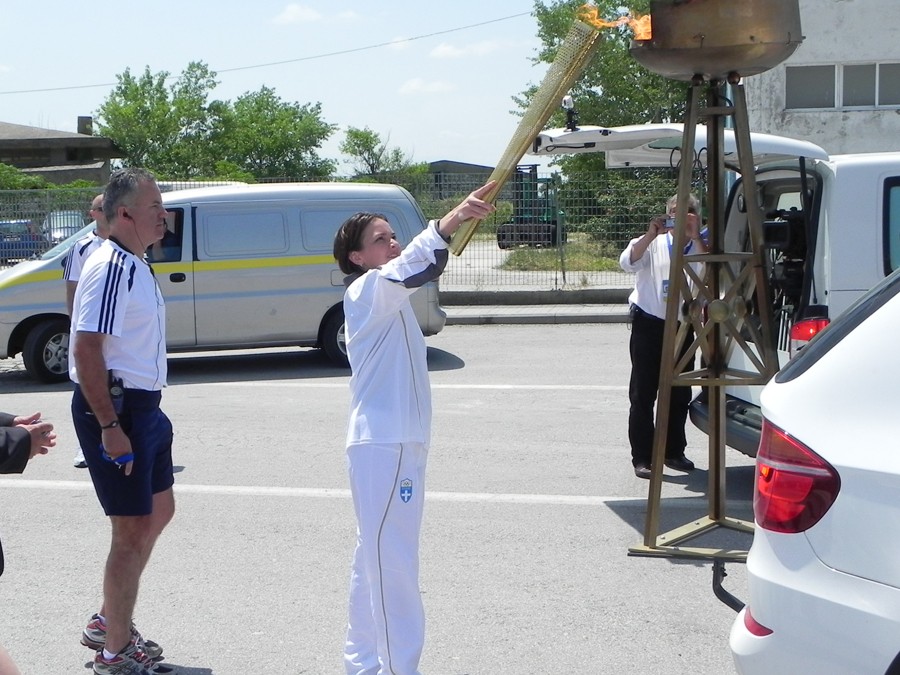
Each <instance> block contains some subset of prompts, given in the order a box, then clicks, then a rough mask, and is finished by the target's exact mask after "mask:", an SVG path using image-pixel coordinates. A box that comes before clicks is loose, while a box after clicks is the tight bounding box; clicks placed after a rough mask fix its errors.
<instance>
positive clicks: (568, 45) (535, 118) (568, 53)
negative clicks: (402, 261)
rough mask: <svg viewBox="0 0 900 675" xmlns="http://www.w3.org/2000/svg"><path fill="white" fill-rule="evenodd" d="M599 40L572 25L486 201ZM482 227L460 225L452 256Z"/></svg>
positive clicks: (587, 29)
mask: <svg viewBox="0 0 900 675" xmlns="http://www.w3.org/2000/svg"><path fill="white" fill-rule="evenodd" d="M599 37H600V33H599V32H598V31H597V30H596V29H594V28H593V27H591V26H588V25H587V24H585V23H582V22H581V21H575V23H574V24H573V25H572V28H571V29H570V30H569V33H568V35H566V39H565V40H563V43H562V44H561V45H560V47H559V51H558V52H557V53H556V58H554V59H553V63H551V64H550V69H549V70H548V71H547V74H546V75H544V79H543V80H542V81H541V86H540V87H538V88H537V90H536V91H535V93H534V97H533V98H532V99H531V104H530V105H529V106H528V109H527V110H526V111H525V114H524V115H523V116H522V119H521V121H520V122H519V126H518V127H517V128H516V132H515V133H514V134H513V136H512V139H510V141H509V144H508V145H507V147H506V150H505V151H504V153H503V155H502V156H501V157H500V161H499V162H497V168H496V169H494V171H493V172H492V173H491V177H490V180H494V181H497V185H496V186H495V187H494V189H493V190H491V191H490V192H489V193H488V195H487V196H486V197H485V200H486V201H490V202H494V201H496V199H497V195H499V194H500V190H502V189H503V186H504V185H505V184H506V181H508V180H509V178H510V176H512V175H513V173H515V171H516V167H517V166H518V164H519V162H520V161H521V160H522V157H523V156H524V155H525V153H526V152H527V151H528V148H530V147H531V144H532V142H533V141H534V139H535V137H536V136H537V135H538V134H539V133H540V132H541V130H542V129H543V128H544V125H546V124H547V120H549V119H550V115H552V114H553V111H554V110H555V109H556V108H558V107H559V105H560V102H561V101H562V97H563V96H564V95H565V94H566V92H568V90H569V89H570V88H571V87H572V85H573V84H574V83H575V80H576V79H578V76H579V75H580V74H581V71H582V70H584V67H585V66H586V65H587V62H588V60H590V58H591V56H592V55H593V53H594V50H595V49H596V47H597V45H598V43H599ZM480 224H481V221H480V220H475V219H471V220H467V221H466V222H464V223H463V224H462V225H461V226H460V228H459V229H458V230H457V231H456V234H455V235H454V236H453V239H452V240H451V242H450V247H449V248H450V251H451V252H452V253H453V255H460V254H461V253H462V252H463V249H465V247H466V245H467V244H468V243H469V241H470V240H471V239H472V236H473V235H474V234H475V230H476V229H478V226H479V225H480Z"/></svg>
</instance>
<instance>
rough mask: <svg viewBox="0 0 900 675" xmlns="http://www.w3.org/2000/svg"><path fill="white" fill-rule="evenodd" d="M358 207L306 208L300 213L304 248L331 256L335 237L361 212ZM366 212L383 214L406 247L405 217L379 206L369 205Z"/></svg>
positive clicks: (407, 231) (406, 226)
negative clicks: (345, 222)
mask: <svg viewBox="0 0 900 675" xmlns="http://www.w3.org/2000/svg"><path fill="white" fill-rule="evenodd" d="M359 210H360V209H359V208H358V207H355V208H354V207H347V206H335V207H328V206H323V207H321V208H317V207H313V208H307V207H304V208H303V209H302V210H301V212H300V232H301V236H302V237H303V248H304V249H306V250H307V251H310V252H312V253H327V254H331V252H332V251H333V250H334V235H335V234H336V233H337V231H338V228H340V226H341V224H342V223H343V222H344V221H345V220H347V218H349V217H350V216H352V215H353V214H354V213H358V212H359ZM366 210H370V211H374V212H376V213H383V214H384V215H385V216H387V219H388V222H389V223H390V224H391V226H392V227H393V228H394V232H396V233H397V240H398V241H399V242H400V245H401V246H405V245H406V244H407V243H408V242H409V239H410V237H409V236H408V233H409V231H410V228H409V226H408V225H407V224H406V220H405V219H404V218H403V216H402V215H401V214H399V213H396V212H395V211H392V210H391V209H388V208H381V207H380V206H379V205H377V204H367V205H366Z"/></svg>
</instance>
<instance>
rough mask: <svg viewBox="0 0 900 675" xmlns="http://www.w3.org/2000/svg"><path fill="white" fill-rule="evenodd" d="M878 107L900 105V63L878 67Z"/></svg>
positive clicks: (883, 64) (884, 64)
mask: <svg viewBox="0 0 900 675" xmlns="http://www.w3.org/2000/svg"><path fill="white" fill-rule="evenodd" d="M878 105H885V106H887V105H900V63H882V64H881V65H879V66H878Z"/></svg>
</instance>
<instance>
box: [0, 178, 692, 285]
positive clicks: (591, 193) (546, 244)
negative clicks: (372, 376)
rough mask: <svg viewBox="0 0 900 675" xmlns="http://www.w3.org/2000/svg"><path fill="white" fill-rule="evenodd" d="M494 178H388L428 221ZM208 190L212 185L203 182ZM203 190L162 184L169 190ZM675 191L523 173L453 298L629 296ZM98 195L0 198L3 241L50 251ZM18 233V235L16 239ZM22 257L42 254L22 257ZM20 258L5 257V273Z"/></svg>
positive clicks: (462, 259)
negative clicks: (505, 293)
mask: <svg viewBox="0 0 900 675" xmlns="http://www.w3.org/2000/svg"><path fill="white" fill-rule="evenodd" d="M485 179H486V174H446V173H444V174H418V175H414V176H409V175H398V176H380V177H379V182H392V183H397V184H400V185H403V186H404V187H405V188H407V189H408V190H409V191H410V193H411V194H412V195H413V196H414V197H415V199H416V201H417V202H418V203H419V205H420V206H421V208H422V211H423V212H424V213H425V216H426V217H427V218H439V217H440V216H442V215H444V214H445V213H446V212H447V211H449V210H450V209H451V208H453V207H454V206H455V205H456V204H457V203H459V201H460V200H461V199H462V198H463V197H465V195H467V194H468V193H469V192H471V191H472V190H474V189H476V188H477V187H479V186H480V185H481V184H483V183H484V182H485ZM204 185H209V183H205V184H204ZM195 186H197V184H196V183H190V182H184V183H175V182H171V183H164V184H163V187H164V188H166V189H178V188H185V187H195ZM675 189H676V176H675V174H674V173H673V172H671V171H660V170H650V171H648V170H644V171H639V170H635V171H619V170H617V171H606V172H602V173H585V174H579V175H574V176H572V175H569V176H566V177H563V176H562V175H561V174H558V173H553V174H539V173H538V172H537V171H536V167H531V166H525V167H522V168H521V169H520V171H518V172H517V173H516V174H515V175H514V177H513V180H511V181H509V182H508V183H507V185H506V186H504V189H503V190H502V192H501V193H500V195H499V197H498V199H497V211H496V213H494V214H492V216H491V217H490V218H488V219H487V220H485V221H484V222H483V223H482V224H481V226H480V227H479V229H478V231H477V232H476V234H475V236H474V238H473V239H472V241H471V242H470V243H469V244H468V246H467V247H466V249H465V250H464V251H463V252H462V255H461V256H459V257H455V256H451V261H450V263H449V265H448V268H447V270H446V271H445V273H444V276H443V277H442V279H441V287H442V288H444V289H445V290H520V289H529V290H580V289H596V288H628V287H630V286H631V285H632V277H631V275H630V274H626V273H624V272H622V271H621V269H619V266H618V256H619V253H620V252H621V250H622V249H623V248H624V246H625V245H626V244H627V242H628V240H629V239H631V238H632V237H634V236H638V235H640V234H641V233H643V232H644V231H645V230H646V227H647V223H648V221H649V220H650V218H651V217H652V216H653V215H655V214H659V213H662V212H663V211H664V210H665V200H666V199H667V198H668V197H669V196H670V195H672V194H674V192H675ZM98 191H99V190H98V188H85V189H53V190H5V191H0V240H2V239H3V238H6V239H7V240H9V239H10V238H11V237H14V236H15V234H14V233H15V232H16V231H21V230H22V229H23V228H26V229H27V230H28V231H30V232H31V233H32V234H33V235H34V236H35V237H36V238H37V239H38V242H37V244H36V246H37V248H38V249H43V250H46V248H49V247H50V246H51V245H53V243H54V242H55V241H58V239H59V237H61V236H63V235H65V234H72V233H74V232H75V231H77V230H78V229H79V228H80V227H82V226H83V225H84V224H86V223H87V222H88V219H87V209H88V208H89V205H90V202H91V199H92V198H93V197H94V196H95V195H96V194H97V193H98ZM9 232H12V233H13V234H8V233H9ZM22 251H23V254H24V255H22V256H21V258H25V257H28V256H30V255H32V254H33V253H34V252H36V251H32V250H27V249H25V248H23V249H22ZM19 259H20V258H19V257H16V256H15V255H13V256H7V259H6V260H4V259H3V255H2V254H0V267H2V266H4V265H8V264H14V263H16V262H18V260H19Z"/></svg>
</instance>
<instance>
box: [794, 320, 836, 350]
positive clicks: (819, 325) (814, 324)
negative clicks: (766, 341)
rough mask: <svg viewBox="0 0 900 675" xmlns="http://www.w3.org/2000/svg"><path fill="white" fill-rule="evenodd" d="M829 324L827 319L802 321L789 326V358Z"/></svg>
mask: <svg viewBox="0 0 900 675" xmlns="http://www.w3.org/2000/svg"><path fill="white" fill-rule="evenodd" d="M829 323H830V320H829V319H804V320H803V321H798V322H797V323H795V324H794V325H793V326H791V356H794V355H796V354H797V352H799V351H800V350H801V349H803V348H804V347H805V346H806V343H807V342H809V341H810V340H812V339H813V338H814V337H815V336H816V335H817V334H818V333H819V332H820V331H822V329H824V328H825V326H827V325H828V324H829Z"/></svg>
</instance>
